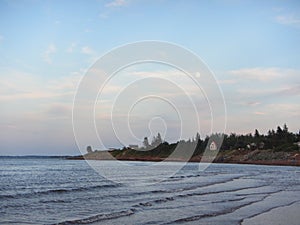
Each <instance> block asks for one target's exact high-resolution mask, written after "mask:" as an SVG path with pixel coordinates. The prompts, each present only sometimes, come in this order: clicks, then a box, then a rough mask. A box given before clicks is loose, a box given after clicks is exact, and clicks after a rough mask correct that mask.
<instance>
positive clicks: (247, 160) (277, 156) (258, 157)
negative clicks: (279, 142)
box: [67, 150, 300, 166]
mask: <svg viewBox="0 0 300 225" xmlns="http://www.w3.org/2000/svg"><path fill="white" fill-rule="evenodd" d="M116 151H118V152H117V153H118V154H116ZM133 151H134V150H130V152H128V150H127V151H126V150H113V151H95V152H91V153H87V154H85V155H80V156H71V157H67V159H69V160H124V161H153V162H159V161H164V160H165V161H171V162H185V161H186V160H185V159H184V158H168V157H160V156H154V155H151V153H148V154H145V153H144V152H143V154H135V155H134V154H133V153H132V152H133ZM150 152H151V151H150ZM188 161H189V162H204V163H205V162H211V160H207V159H205V158H203V157H201V156H199V155H198V156H193V157H191V158H190V160H188ZM212 163H230V164H255V165H272V166H275V165H278V166H300V155H299V154H298V152H288V153H287V152H273V151H271V150H254V151H240V150H230V151H221V152H219V154H218V155H217V156H216V157H215V158H214V160H213V161H212Z"/></svg>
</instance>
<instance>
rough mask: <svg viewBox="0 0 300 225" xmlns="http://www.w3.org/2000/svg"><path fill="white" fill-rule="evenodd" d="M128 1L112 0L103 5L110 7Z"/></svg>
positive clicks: (118, 5) (124, 3)
mask: <svg viewBox="0 0 300 225" xmlns="http://www.w3.org/2000/svg"><path fill="white" fill-rule="evenodd" d="M127 3H128V2H127V1H125V0H114V1H112V2H109V3H107V4H106V5H105V6H106V7H110V8H115V7H122V6H124V5H126V4H127Z"/></svg>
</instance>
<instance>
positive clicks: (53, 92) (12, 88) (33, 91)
mask: <svg viewBox="0 0 300 225" xmlns="http://www.w3.org/2000/svg"><path fill="white" fill-rule="evenodd" d="M0 77H1V80H0V101H15V102H17V101H21V100H24V99H35V100H36V99H52V98H58V97H59V98H61V97H64V98H66V97H68V98H70V99H71V98H72V97H73V95H74V91H75V89H76V87H77V83H78V82H79V80H80V77H81V76H80V75H79V74H70V75H69V76H65V77H61V78H59V79H53V80H47V82H45V80H44V79H42V78H41V77H40V76H37V75H34V74H30V73H25V72H20V71H16V70H6V71H5V72H2V73H1V74H0Z"/></svg>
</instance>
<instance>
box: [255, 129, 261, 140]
mask: <svg viewBox="0 0 300 225" xmlns="http://www.w3.org/2000/svg"><path fill="white" fill-rule="evenodd" d="M254 137H255V138H259V137H260V134H259V132H258V130H257V129H255V133H254Z"/></svg>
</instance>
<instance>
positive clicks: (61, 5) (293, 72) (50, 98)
mask: <svg viewBox="0 0 300 225" xmlns="http://www.w3.org/2000/svg"><path fill="white" fill-rule="evenodd" d="M142 40H162V41H166V42H172V43H176V44H179V45H181V46H184V47H186V48H188V49H190V50H192V51H193V52H195V53H196V54H197V55H199V56H200V57H201V58H202V59H203V60H204V61H205V62H206V63H207V64H208V66H209V67H210V69H211V70H212V71H213V72H214V74H215V76H216V79H217V81H218V83H219V85H220V87H221V89H222V90H223V94H224V97H225V102H226V106H227V127H226V132H227V133H230V132H236V133H250V132H253V131H254V129H255V128H258V129H259V130H260V131H261V132H262V133H264V132H267V130H268V129H272V128H276V126H277V125H283V123H287V125H288V127H289V128H290V130H291V131H294V132H297V131H298V130H299V129H300V105H299V93H300V45H299V43H300V3H299V1H296V0H295V1H239V0H219V1H176V0H175V1H167V0H157V1H143V0H140V1H138V0H113V1H100V0H99V1H80V0H78V1H22V0H20V1H15V0H12V1H9V0H0V59H1V60H0V77H1V80H0V102H1V111H0V127H1V128H0V154H1V155H24V154H54V155H55V154H78V153H79V151H78V149H77V147H76V144H75V140H74V136H73V130H72V103H73V97H74V94H75V92H76V87H77V85H78V83H79V81H80V79H81V78H82V77H83V76H84V74H85V72H86V71H87V69H88V68H89V67H90V66H91V65H92V64H93V62H95V61H96V60H97V59H98V58H99V57H100V56H101V55H103V54H105V53H106V52H108V51H110V50H111V49H112V48H115V47H117V46H120V45H124V44H126V43H129V42H135V41H142ZM157 71H158V70H157ZM125 72H126V71H125ZM125 72H124V73H125ZM127 72H128V71H127ZM144 72H145V71H144ZM152 72H153V71H152ZM122 84H123V85H125V83H122V81H120V82H116V83H115V85H119V87H122ZM112 87H114V86H113V85H112ZM116 89H118V88H116ZM99 115H100V118H101V116H103V117H105V112H104V111H103V112H101V111H100V112H99ZM158 124H159V123H158ZM204 124H205V122H204ZM173 125H174V124H173ZM204 126H205V125H204ZM158 127H161V123H160V125H158ZM145 129H146V128H145ZM173 130H178V127H174V129H173ZM204 130H205V128H204ZM139 132H143V130H142V129H141V130H139ZM145 133H147V131H146V130H145ZM204 133H205V132H204ZM147 134H148V133H147ZM177 136H178V135H175V134H174V135H173V136H172V132H171V133H170V135H169V136H168V135H166V137H169V139H172V138H173V139H176V137H177ZM131 141H133V140H131V139H126V138H125V140H124V142H128V144H130V142H131ZM106 143H107V145H108V146H117V145H119V143H118V142H116V141H115V140H113V139H110V138H107V140H106ZM138 144H140V143H138ZM95 147H96V148H97V146H95Z"/></svg>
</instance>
